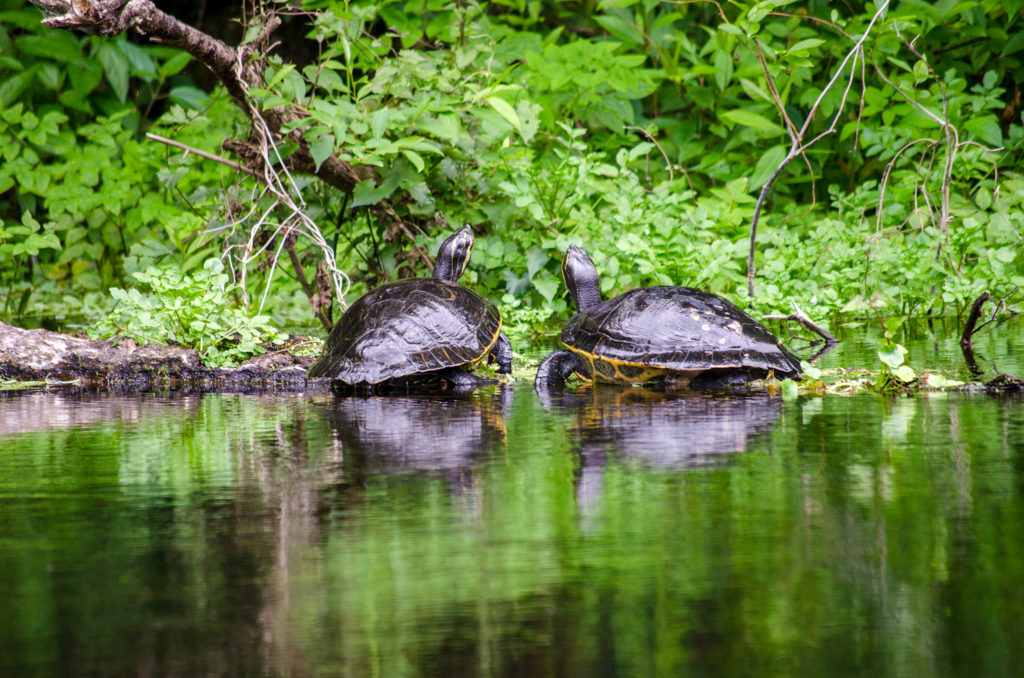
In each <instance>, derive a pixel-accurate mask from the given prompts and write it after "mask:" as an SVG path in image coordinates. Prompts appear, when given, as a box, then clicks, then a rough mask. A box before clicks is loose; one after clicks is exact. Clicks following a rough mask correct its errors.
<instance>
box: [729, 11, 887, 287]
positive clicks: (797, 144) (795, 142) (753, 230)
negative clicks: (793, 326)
mask: <svg viewBox="0 0 1024 678" xmlns="http://www.w3.org/2000/svg"><path fill="white" fill-rule="evenodd" d="M888 8H889V0H884V2H882V3H881V4H880V5H879V7H878V9H877V11H876V12H875V14H874V16H872V17H871V21H870V22H869V23H868V25H867V27H866V28H865V29H864V34H863V35H861V36H860V39H859V40H857V43H856V44H855V45H854V46H853V48H852V49H851V50H850V51H849V52H848V53H847V54H846V57H845V58H844V59H843V61H842V62H841V63H840V64H839V67H838V68H837V69H836V71H835V73H834V74H833V75H832V78H831V79H830V80H829V82H828V84H827V85H825V87H824V89H822V90H821V93H820V94H819V95H818V98H817V99H816V100H815V101H814V103H813V104H812V105H811V108H810V110H809V111H808V113H807V118H806V119H805V120H804V124H803V126H802V127H801V128H800V129H799V130H796V129H795V125H793V124H792V122H791V121H790V120H789V118H788V115H787V114H786V111H785V108H784V107H783V108H781V115H782V117H783V118H784V119H785V121H786V122H787V123H788V124H787V125H786V126H785V128H786V133H787V134H788V135H789V138H790V141H791V144H790V147H789V153H788V154H787V155H786V157H785V158H783V160H782V162H781V163H780V164H779V166H778V167H777V168H775V171H774V172H773V173H772V175H771V176H770V177H769V178H768V181H767V182H765V184H764V186H762V187H761V194H760V195H759V196H758V198H757V205H756V206H755V207H754V216H753V218H752V219H751V223H750V253H749V255H748V257H747V294H749V295H750V296H751V297H753V296H754V273H755V269H754V254H755V253H756V252H757V222H758V219H759V218H760V216H761V210H762V209H763V208H764V202H765V199H766V198H767V197H768V193H769V192H770V191H771V188H772V185H773V184H774V183H775V180H776V179H778V178H779V175H780V174H782V171H783V170H784V169H785V168H786V167H787V166H788V165H789V163H790V162H792V161H793V159H794V158H796V157H797V156H798V155H801V154H802V153H803V152H804V151H806V150H807V149H808V148H810V147H811V146H813V145H814V144H816V143H817V142H818V141H820V140H821V139H823V138H825V137H826V136H828V135H830V134H834V133H835V131H836V126H837V125H838V123H839V118H840V117H841V116H842V114H843V111H844V109H845V108H846V100H847V98H848V97H849V94H850V88H851V87H852V86H853V81H854V78H855V74H856V68H855V67H851V69H850V78H849V81H848V82H847V84H846V90H845V91H844V92H843V98H842V100H841V101H840V102H839V105H838V106H837V107H836V114H835V116H834V117H833V118H832V122H831V124H830V125H829V127H828V129H826V130H825V131H824V132H822V133H820V134H818V135H816V136H815V137H814V138H813V139H811V140H809V141H805V140H804V138H805V136H806V135H807V131H808V129H810V125H811V121H813V120H814V116H815V114H816V113H817V112H818V107H819V106H821V102H822V101H823V100H824V98H825V96H826V95H827V94H828V92H829V91H830V90H831V89H832V87H833V86H834V85H835V83H836V82H837V81H838V80H839V77H840V76H841V75H842V74H843V72H844V71H845V70H846V66H847V64H849V63H850V60H851V59H854V64H856V58H857V57H858V56H859V57H860V58H861V59H863V58H864V42H865V41H866V40H867V38H868V35H870V34H871V29H872V28H873V27H874V25H875V22H877V21H878V19H879V18H881V16H882V15H883V14H884V13H885V11H886V10H887V9H888ZM769 80H770V78H769ZM771 86H772V87H774V83H773V84H772V85H771ZM776 101H777V103H776V106H778V100H776Z"/></svg>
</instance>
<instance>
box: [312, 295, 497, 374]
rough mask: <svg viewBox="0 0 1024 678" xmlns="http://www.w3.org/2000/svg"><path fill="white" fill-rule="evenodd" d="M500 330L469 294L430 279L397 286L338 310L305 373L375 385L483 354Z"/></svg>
mask: <svg viewBox="0 0 1024 678" xmlns="http://www.w3.org/2000/svg"><path fill="white" fill-rule="evenodd" d="M500 329H501V315H500V314H499V313H498V309H497V307H496V306H495V305H494V304H492V303H491V302H490V301H488V300H487V299H484V298H483V297H482V296H480V295H479V294H477V293H476V292H474V291H473V290H471V289H468V288H466V287H463V286H461V285H456V284H453V283H447V282H444V281H442V280H436V279H434V278H417V279H415V280H401V281H399V282H394V283H389V284H387V285H382V286H381V287H378V288H377V289H375V290H373V291H372V292H368V293H366V294H364V295H363V296H362V297H360V298H359V299H358V300H356V302H355V303H354V304H352V306H350V307H349V309H348V310H347V311H345V315H343V316H342V317H341V319H340V320H339V321H338V322H337V323H336V324H335V325H334V328H333V329H332V330H331V333H330V334H329V335H328V336H327V343H326V345H325V346H324V354H323V355H322V356H321V357H320V358H319V359H317V361H316V362H315V363H313V365H311V366H310V368H309V373H308V374H309V376H311V377H331V378H332V379H338V380H340V381H343V382H345V383H347V384H352V385H356V384H362V383H365V384H379V383H380V382H382V381H386V380H388V379H395V378H398V377H405V376H409V375H413V374H419V373H421V372H429V371H432V370H440V369H445V368H449V367H458V366H459V365H465V364H466V363H471V362H473V361H475V360H479V359H480V358H482V357H483V356H484V355H486V354H487V351H489V350H490V348H491V346H492V345H493V344H494V341H495V340H496V339H497V337H498V332H499V331H500Z"/></svg>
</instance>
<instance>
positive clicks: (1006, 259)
mask: <svg viewBox="0 0 1024 678" xmlns="http://www.w3.org/2000/svg"><path fill="white" fill-rule="evenodd" d="M995 254H996V259H998V260H999V261H1001V262H1003V263H1004V264H1009V263H1012V262H1013V260H1014V259H1016V258H1017V249H1016V248H1015V247H1013V246H1012V245H1007V246H1006V247H1000V248H999V249H997V250H996V252H995Z"/></svg>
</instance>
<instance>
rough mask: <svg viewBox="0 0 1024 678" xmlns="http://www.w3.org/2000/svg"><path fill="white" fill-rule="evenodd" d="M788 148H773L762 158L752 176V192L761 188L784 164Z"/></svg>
mask: <svg viewBox="0 0 1024 678" xmlns="http://www.w3.org/2000/svg"><path fill="white" fill-rule="evenodd" d="M786 153H787V148H786V147H785V146H773V147H772V148H770V149H768V152H767V153H765V154H764V155H762V156H761V159H760V160H758V161H757V165H756V166H755V167H754V171H753V173H751V175H750V184H749V185H750V190H752V191H753V190H756V189H758V188H761V187H762V186H764V185H765V183H767V182H768V179H769V178H771V176H772V173H773V172H775V170H776V168H778V166H779V165H781V164H782V161H783V160H784V159H785V158H786Z"/></svg>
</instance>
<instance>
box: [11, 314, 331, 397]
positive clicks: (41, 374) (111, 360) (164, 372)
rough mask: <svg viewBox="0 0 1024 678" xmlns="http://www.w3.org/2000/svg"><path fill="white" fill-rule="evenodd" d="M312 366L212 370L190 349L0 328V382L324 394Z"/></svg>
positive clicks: (301, 359) (276, 356)
mask: <svg viewBox="0 0 1024 678" xmlns="http://www.w3.org/2000/svg"><path fill="white" fill-rule="evenodd" d="M312 361H313V358H312V357H305V356H296V355H293V354H292V353H290V352H288V351H279V352H275V353H268V354H264V355H261V356H256V357H255V358H251V359H249V360H247V361H246V362H244V363H242V364H241V365H239V366H238V367H220V368H210V367H205V366H204V365H203V364H202V362H201V361H200V359H199V354H198V352H196V351H195V350H194V349H188V348H182V347H180V346H161V345H158V344H149V345H147V346H139V345H138V344H136V343H135V342H134V341H133V340H131V339H128V338H124V337H120V338H118V340H117V342H116V344H115V343H114V342H113V341H111V340H108V339H84V338H80V337H75V336H71V335H68V334H61V333H59V332H51V331H49V330H24V329H21V328H19V327H14V326H13V325H8V324H6V323H2V322H0V379H13V380H18V381H50V382H54V381H57V382H74V384H73V385H74V386H77V387H86V388H91V389H97V390H110V391H149V390H156V389H172V390H187V391H201V392H205V391H228V392H236V391H246V392H251V391H277V392H300V391H326V390H327V389H328V387H329V384H330V380H329V379H307V378H306V368H307V367H308V365H309V363H310V362H312Z"/></svg>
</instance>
